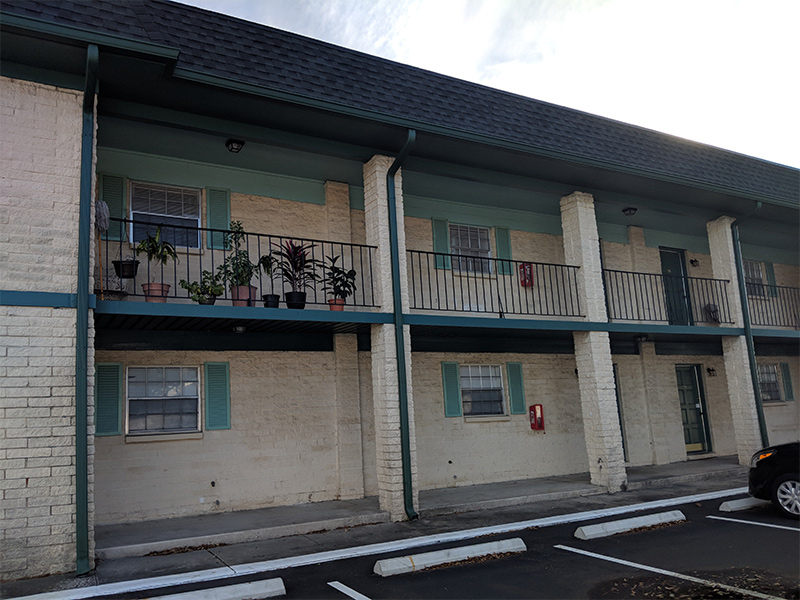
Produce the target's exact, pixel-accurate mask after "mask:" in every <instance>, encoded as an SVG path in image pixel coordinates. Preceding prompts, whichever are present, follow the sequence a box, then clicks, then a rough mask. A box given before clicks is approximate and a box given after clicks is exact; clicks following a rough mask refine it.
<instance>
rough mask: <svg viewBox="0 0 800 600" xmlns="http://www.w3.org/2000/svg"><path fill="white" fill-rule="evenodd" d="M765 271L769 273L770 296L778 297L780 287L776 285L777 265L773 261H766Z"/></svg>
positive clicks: (768, 291) (768, 293)
mask: <svg viewBox="0 0 800 600" xmlns="http://www.w3.org/2000/svg"><path fill="white" fill-rule="evenodd" d="M764 271H765V272H766V274H767V286H768V287H767V295H768V296H769V297H770V298H777V297H778V288H776V287H775V267H774V266H773V265H772V263H771V262H765V263H764Z"/></svg>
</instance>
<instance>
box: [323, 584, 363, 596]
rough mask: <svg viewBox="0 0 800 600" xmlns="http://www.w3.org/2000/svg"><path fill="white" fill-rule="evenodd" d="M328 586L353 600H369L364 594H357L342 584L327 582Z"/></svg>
mask: <svg viewBox="0 0 800 600" xmlns="http://www.w3.org/2000/svg"><path fill="white" fill-rule="evenodd" d="M328 585H329V586H331V587H332V588H334V589H336V590H339V591H340V592H342V593H343V594H344V595H346V596H350V597H351V598H352V599H353V600H369V598H367V597H366V596H365V595H364V594H359V593H358V592H357V591H355V590H354V589H353V588H349V587H347V586H346V585H345V584H343V583H339V582H338V581H329V582H328Z"/></svg>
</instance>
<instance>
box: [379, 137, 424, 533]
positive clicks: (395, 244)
mask: <svg viewBox="0 0 800 600" xmlns="http://www.w3.org/2000/svg"><path fill="white" fill-rule="evenodd" d="M416 138H417V132H416V131H414V130H413V129H409V130H408V139H407V140H406V143H405V145H404V146H403V149H402V150H401V151H400V154H398V155H397V158H395V159H394V162H393V163H392V166H391V167H389V170H388V171H387V173H386V189H387V200H388V205H389V247H390V250H391V255H392V256H391V258H392V299H393V305H394V338H395V347H396V350H397V378H398V393H399V394H400V455H401V459H402V465H403V505H404V507H405V510H406V515H407V516H408V518H409V519H416V518H417V517H418V516H419V515H418V514H417V512H416V511H415V510H414V495H413V489H412V487H411V486H412V484H411V432H410V430H409V419H408V384H407V382H406V344H405V338H404V336H403V304H402V299H401V298H402V297H401V293H400V243H399V241H398V236H397V198H396V197H395V191H394V176H395V175H396V174H397V171H398V170H399V169H400V165H401V164H403V160H405V157H406V156H407V155H408V153H409V152H410V151H411V147H412V146H413V145H414V141H415V140H416Z"/></svg>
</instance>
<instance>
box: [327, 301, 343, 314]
mask: <svg viewBox="0 0 800 600" xmlns="http://www.w3.org/2000/svg"><path fill="white" fill-rule="evenodd" d="M328 306H329V307H330V309H331V310H336V311H342V310H344V298H331V299H330V300H328Z"/></svg>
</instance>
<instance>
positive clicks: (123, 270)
mask: <svg viewBox="0 0 800 600" xmlns="http://www.w3.org/2000/svg"><path fill="white" fill-rule="evenodd" d="M120 254H122V247H121V246H120ZM111 264H113V265H114V272H115V273H116V274H117V277H119V278H120V279H134V278H135V277H136V273H138V272H139V261H138V260H136V259H135V258H133V257H131V258H122V257H120V259H119V260H112V261H111Z"/></svg>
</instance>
